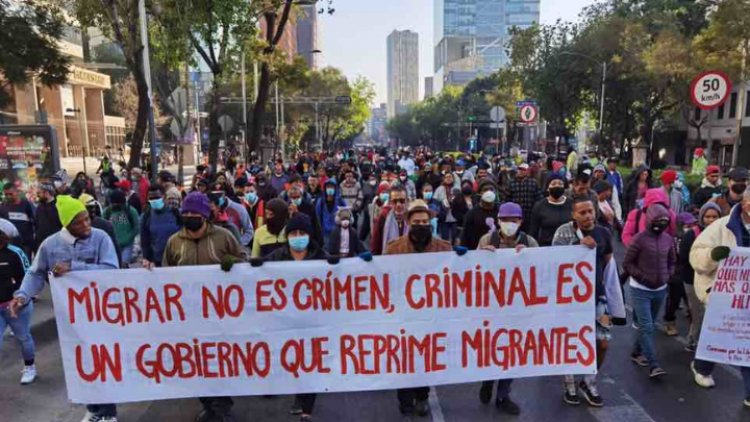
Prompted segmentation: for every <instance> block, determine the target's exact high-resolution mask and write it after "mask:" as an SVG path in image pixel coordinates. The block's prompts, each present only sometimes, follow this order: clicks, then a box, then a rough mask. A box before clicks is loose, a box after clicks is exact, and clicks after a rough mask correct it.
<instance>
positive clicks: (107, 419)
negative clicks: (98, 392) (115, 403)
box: [81, 410, 117, 422]
mask: <svg viewBox="0 0 750 422" xmlns="http://www.w3.org/2000/svg"><path fill="white" fill-rule="evenodd" d="M81 422H117V417H116V416H98V415H96V414H94V413H91V412H89V411H88V410H87V411H86V415H85V416H84V417H83V419H81Z"/></svg>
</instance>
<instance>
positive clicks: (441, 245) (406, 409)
mask: <svg viewBox="0 0 750 422" xmlns="http://www.w3.org/2000/svg"><path fill="white" fill-rule="evenodd" d="M431 219H432V213H431V212H430V208H429V207H428V206H427V204H426V203H425V202H424V201H422V200H421V199H418V200H416V201H412V202H411V203H410V204H409V209H408V210H407V212H406V221H407V224H408V226H407V227H409V230H408V231H407V233H406V234H405V235H403V236H401V237H399V238H398V239H396V240H394V241H392V242H391V243H389V244H388V246H387V247H386V249H385V253H384V254H385V255H400V254H410V253H430V252H446V251H450V250H451V244H450V243H448V242H446V241H445V240H442V239H440V238H438V237H434V236H433V235H432V225H431V224H430V220H431ZM466 251H467V250H466V248H460V249H457V251H456V252H457V253H458V254H459V255H461V254H465V253H466ZM429 394H430V387H417V388H399V389H398V403H399V404H398V408H399V410H400V411H401V413H402V414H403V415H410V414H412V413H415V412H416V414H417V415H419V416H427V414H428V413H429V412H430V404H429V402H428V401H427V398H428V396H429Z"/></svg>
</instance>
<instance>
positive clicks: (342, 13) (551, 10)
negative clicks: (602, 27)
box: [318, 0, 596, 104]
mask: <svg viewBox="0 0 750 422" xmlns="http://www.w3.org/2000/svg"><path fill="white" fill-rule="evenodd" d="M541 1H542V4H541V21H542V23H554V22H555V21H557V20H558V19H562V20H567V21H572V20H576V18H577V16H578V14H579V13H580V12H581V10H582V9H583V8H584V7H585V6H588V5H590V4H593V3H595V2H596V0H541ZM433 3H434V0H377V1H366V0H334V7H335V8H336V12H335V13H334V14H333V15H332V16H328V15H323V16H321V19H320V26H319V31H320V33H319V39H318V41H319V44H320V46H319V48H320V49H321V50H322V51H323V53H322V55H321V57H320V58H319V60H320V62H321V63H322V64H323V65H328V66H335V67H338V68H341V69H343V70H344V73H345V74H346V75H347V76H348V77H349V78H355V77H356V76H357V75H363V76H365V77H367V78H368V79H369V80H371V81H372V82H373V83H374V84H375V90H376V93H377V98H376V100H375V101H376V103H378V104H379V103H381V102H385V101H386V37H388V34H390V33H391V32H392V31H393V30H394V29H398V30H405V29H410V30H412V31H415V32H417V33H419V50H420V51H419V78H420V98H422V96H423V94H424V92H423V89H424V78H425V76H432V75H433V64H432V60H433V47H434V46H433V20H434V18H433V15H434V12H433Z"/></svg>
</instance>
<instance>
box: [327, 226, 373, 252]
mask: <svg viewBox="0 0 750 422" xmlns="http://www.w3.org/2000/svg"><path fill="white" fill-rule="evenodd" d="M341 230H342V228H341V226H336V228H335V229H333V231H332V232H331V238H330V239H329V241H328V253H329V254H331V256H338V255H339V254H340V253H341V252H340V250H339V248H340V247H341ZM348 230H349V253H348V254H347V255H346V256H342V258H351V257H354V256H357V255H359V254H361V253H362V252H367V249H365V246H364V245H363V244H362V242H360V241H359V238H358V237H357V231H356V230H355V229H354V228H353V227H351V226H349V229H348Z"/></svg>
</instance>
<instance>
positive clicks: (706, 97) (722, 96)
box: [690, 70, 732, 110]
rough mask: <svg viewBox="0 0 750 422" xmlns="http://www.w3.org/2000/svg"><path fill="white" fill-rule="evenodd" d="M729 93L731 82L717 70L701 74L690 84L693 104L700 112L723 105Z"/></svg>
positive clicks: (724, 74)
mask: <svg viewBox="0 0 750 422" xmlns="http://www.w3.org/2000/svg"><path fill="white" fill-rule="evenodd" d="M730 92H732V82H730V81H729V77H728V76H727V75H726V73H724V72H721V71H718V70H713V71H709V72H703V73H701V74H700V75H698V76H696V77H695V79H693V82H692V83H691V84H690V96H691V97H692V99H693V104H695V106H696V107H698V108H700V109H702V110H711V109H714V108H716V107H718V106H720V105H722V104H724V102H725V101H726V100H727V98H729V93H730Z"/></svg>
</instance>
